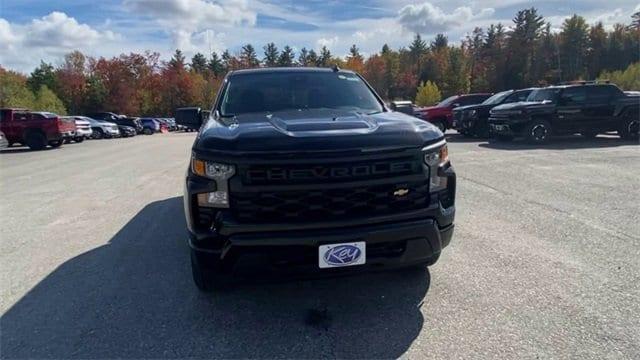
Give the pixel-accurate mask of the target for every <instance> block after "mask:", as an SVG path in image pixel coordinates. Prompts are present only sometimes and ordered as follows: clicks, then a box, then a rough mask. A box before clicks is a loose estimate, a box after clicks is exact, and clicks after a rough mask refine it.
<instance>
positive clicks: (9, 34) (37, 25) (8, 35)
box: [0, 11, 121, 70]
mask: <svg viewBox="0 0 640 360" xmlns="http://www.w3.org/2000/svg"><path fill="white" fill-rule="evenodd" d="M119 40H121V38H120V36H118V35H117V34H115V33H114V32H112V31H99V30H96V29H94V28H92V27H90V26H89V25H87V24H80V23H78V21H77V20H76V19H74V18H73V17H69V16H67V14H65V13H62V12H58V11H54V12H52V13H50V14H48V15H46V16H43V17H41V18H39V19H33V20H31V22H29V23H26V24H15V23H10V22H8V21H7V20H6V19H2V18H0V50H2V51H1V52H0V63H2V64H3V65H5V66H8V67H11V68H14V69H17V70H30V69H31V68H33V67H34V66H35V65H37V64H38V63H39V62H40V59H44V60H51V59H57V58H59V57H60V56H61V55H63V54H64V53H67V52H70V51H72V50H81V51H87V50H90V49H92V48H94V47H97V46H98V45H100V46H105V45H107V44H109V43H115V42H117V41H119Z"/></svg>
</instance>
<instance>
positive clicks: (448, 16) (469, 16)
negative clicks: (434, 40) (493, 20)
mask: <svg viewBox="0 0 640 360" xmlns="http://www.w3.org/2000/svg"><path fill="white" fill-rule="evenodd" d="M493 13H494V9H493V8H485V9H482V10H480V11H479V12H477V13H475V14H474V13H473V11H472V9H471V8H470V7H468V6H461V7H458V8H456V9H455V10H453V12H451V13H446V12H444V11H443V10H442V9H440V8H439V7H437V6H435V5H433V4H431V3H430V2H424V3H422V4H416V5H406V6H404V7H403V8H402V9H400V11H399V12H398V22H399V23H400V24H401V25H402V26H403V27H404V28H405V29H407V30H410V31H413V32H417V33H428V34H433V33H436V32H444V31H447V30H450V29H453V28H457V27H460V26H462V25H464V24H466V23H468V22H469V21H471V20H475V19H481V18H485V17H489V16H491V15H493Z"/></svg>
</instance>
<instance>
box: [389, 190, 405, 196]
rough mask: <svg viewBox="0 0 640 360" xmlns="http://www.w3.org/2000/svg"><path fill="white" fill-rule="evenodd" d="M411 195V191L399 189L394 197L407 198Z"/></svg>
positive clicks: (394, 193)
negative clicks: (406, 196)
mask: <svg viewBox="0 0 640 360" xmlns="http://www.w3.org/2000/svg"><path fill="white" fill-rule="evenodd" d="M408 193H409V189H398V190H396V191H394V192H393V195H394V196H405V195H407V194H408Z"/></svg>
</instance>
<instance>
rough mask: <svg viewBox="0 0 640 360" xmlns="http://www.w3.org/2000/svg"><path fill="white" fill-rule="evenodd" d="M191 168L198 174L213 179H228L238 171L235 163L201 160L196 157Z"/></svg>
mask: <svg viewBox="0 0 640 360" xmlns="http://www.w3.org/2000/svg"><path fill="white" fill-rule="evenodd" d="M191 170H192V171H193V173H194V174H196V175H198V176H202V177H206V178H209V179H212V180H228V179H229V178H230V177H232V176H233V175H234V174H235V173H236V168H235V166H233V165H229V164H223V163H217V162H209V161H204V160H199V159H196V158H195V157H194V158H193V159H192V160H191Z"/></svg>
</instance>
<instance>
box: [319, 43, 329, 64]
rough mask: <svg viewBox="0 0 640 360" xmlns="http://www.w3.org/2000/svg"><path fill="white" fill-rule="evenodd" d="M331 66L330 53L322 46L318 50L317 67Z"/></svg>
mask: <svg viewBox="0 0 640 360" xmlns="http://www.w3.org/2000/svg"><path fill="white" fill-rule="evenodd" d="M329 65H331V51H329V49H327V47H326V46H323V47H322V49H320V57H319V58H318V66H322V67H327V66H329Z"/></svg>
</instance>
